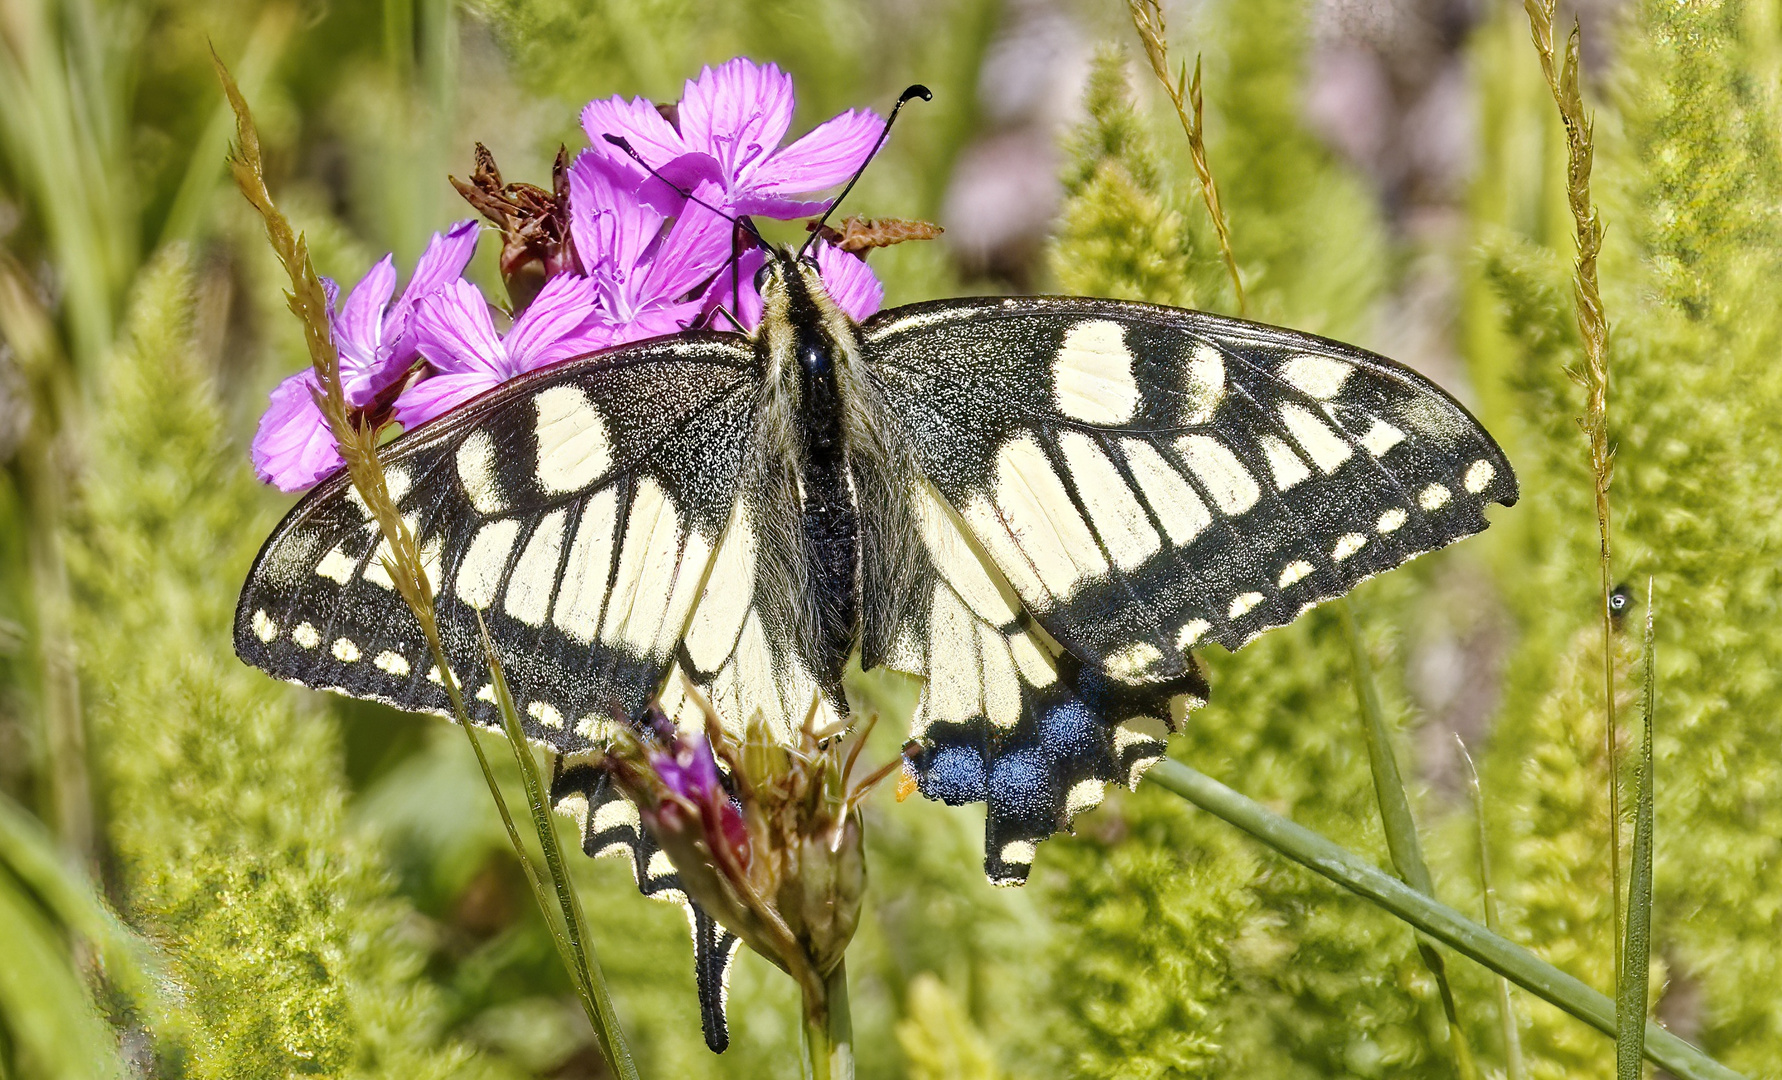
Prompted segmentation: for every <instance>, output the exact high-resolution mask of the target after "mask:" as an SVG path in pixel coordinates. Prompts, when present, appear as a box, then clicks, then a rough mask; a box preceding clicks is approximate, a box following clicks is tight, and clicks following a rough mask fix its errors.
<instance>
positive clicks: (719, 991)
mask: <svg viewBox="0 0 1782 1080" xmlns="http://www.w3.org/2000/svg"><path fill="white" fill-rule="evenodd" d="M551 805H552V807H554V808H555V809H557V810H558V811H559V812H562V813H566V814H568V815H569V816H570V817H572V818H574V819H575V821H576V824H577V826H578V827H579V828H580V829H581V834H582V851H583V853H585V854H586V855H587V856H588V857H589V858H596V857H599V856H602V855H615V856H619V857H621V858H624V859H626V860H628V861H629V864H630V866H631V874H632V877H633V878H634V879H635V880H636V881H637V888H638V891H639V892H641V893H643V894H644V895H645V896H648V897H650V898H651V899H654V900H663V901H667V902H669V903H677V904H680V905H681V906H682V907H683V908H684V909H686V912H687V922H688V925H689V927H690V929H691V930H692V932H693V976H694V981H695V983H696V985H697V987H698V992H699V1020H700V1026H701V1028H702V1029H703V1030H704V1033H705V1044H706V1046H708V1047H710V1048H711V1050H712V1052H713V1053H716V1054H721V1053H723V1052H724V1050H725V1048H726V1047H728V1046H729V1045H730V1029H729V1025H728V1023H727V1022H726V1020H725V1017H724V1009H725V1005H726V1004H727V1001H726V999H727V998H728V996H729V993H730V963H731V961H732V960H733V959H734V958H735V956H736V949H737V946H738V945H740V944H741V940H740V939H739V938H737V936H736V935H735V934H732V933H731V932H730V931H728V930H726V929H724V927H722V926H720V925H719V924H718V922H717V921H716V920H715V919H713V918H712V917H711V916H710V915H707V914H706V913H705V910H704V909H703V908H701V907H700V906H699V905H698V904H696V903H694V902H693V901H692V899H691V898H689V897H688V896H687V893H686V890H685V889H683V888H682V887H681V879H680V876H679V875H678V874H676V873H675V869H674V866H673V865H672V864H670V863H669V861H668V856H667V855H666V854H664V853H663V851H662V848H661V847H660V846H658V845H657V843H656V841H655V838H654V837H652V836H651V835H650V832H649V830H648V829H646V828H644V824H643V819H642V818H641V816H640V815H639V814H638V812H637V807H636V806H634V805H633V804H632V802H631V800H629V799H627V798H626V797H625V796H624V795H623V794H621V793H620V792H619V790H618V788H617V787H615V786H614V785H613V782H612V777H611V776H610V775H609V774H608V773H606V772H605V771H604V770H600V769H597V768H595V767H593V766H592V765H589V764H585V763H574V764H570V763H567V762H566V761H565V760H564V759H563V758H561V757H559V758H558V759H557V767H556V772H555V775H554V776H553V777H552V779H551Z"/></svg>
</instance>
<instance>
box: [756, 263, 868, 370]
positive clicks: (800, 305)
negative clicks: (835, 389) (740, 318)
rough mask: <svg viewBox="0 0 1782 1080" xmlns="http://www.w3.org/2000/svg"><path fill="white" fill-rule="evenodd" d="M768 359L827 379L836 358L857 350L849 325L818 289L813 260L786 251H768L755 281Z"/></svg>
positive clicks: (851, 323)
mask: <svg viewBox="0 0 1782 1080" xmlns="http://www.w3.org/2000/svg"><path fill="white" fill-rule="evenodd" d="M755 287H756V289H757V290H758V291H759V292H760V293H761V328H760V330H759V331H758V333H759V334H760V335H761V337H762V339H763V340H765V342H766V344H767V350H768V354H769V355H770V356H773V357H775V358H776V359H777V360H779V361H780V363H781V364H782V365H783V364H784V363H785V362H786V361H788V360H795V361H796V362H797V364H798V367H799V368H800V369H801V370H802V371H803V372H804V373H805V374H806V375H807V376H817V377H823V376H826V375H828V374H829V372H830V371H831V370H832V369H833V365H834V363H835V360H836V358H837V357H841V356H845V355H849V354H851V353H853V352H854V351H855V350H856V345H855V333H854V321H853V320H852V319H850V318H849V317H848V315H847V313H846V312H844V311H842V309H841V306H840V305H838V304H837V303H836V302H835V300H834V298H832V297H831V296H830V295H829V290H828V288H827V287H826V286H825V285H824V284H823V276H822V274H820V273H819V272H818V270H817V261H816V259H814V258H812V257H811V256H809V255H806V254H804V253H802V252H799V251H794V250H792V249H790V248H782V247H771V248H769V249H768V258H767V262H766V263H764V264H763V265H762V267H761V270H760V272H759V273H757V274H756V277H755Z"/></svg>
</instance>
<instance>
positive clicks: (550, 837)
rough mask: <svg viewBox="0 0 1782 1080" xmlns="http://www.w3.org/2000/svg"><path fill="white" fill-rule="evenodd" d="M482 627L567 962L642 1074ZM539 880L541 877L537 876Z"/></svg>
mask: <svg viewBox="0 0 1782 1080" xmlns="http://www.w3.org/2000/svg"><path fill="white" fill-rule="evenodd" d="M477 628H478V629H479V630H480V631H481V632H482V636H483V651H484V653H485V654H486V655H487V656H488V658H489V674H490V677H491V681H492V683H493V685H494V687H495V705H496V709H497V710H498V711H499V712H500V713H501V727H502V730H503V731H505V732H506V733H507V741H508V744H509V745H510V746H511V747H512V748H513V752H514V760H515V762H517V763H518V765H519V767H520V778H521V780H522V782H523V783H524V784H525V786H526V803H527V805H528V806H530V807H531V809H532V825H533V828H534V829H536V830H537V832H538V843H539V847H540V848H541V849H542V850H543V851H544V857H545V868H546V870H547V871H549V873H550V877H551V883H552V885H553V886H554V887H555V890H556V894H557V903H558V906H559V907H560V908H561V909H562V913H563V922H562V926H563V931H564V933H565V934H566V935H567V938H568V940H567V946H568V951H567V954H566V955H565V956H564V964H565V965H566V966H568V967H569V968H570V969H571V973H572V974H573V975H574V976H575V979H576V984H577V986H576V989H577V993H578V995H579V996H580V997H581V998H582V1008H583V1009H584V1010H585V1011H586V1012H587V1013H588V1022H589V1023H590V1024H592V1025H593V1026H594V1035H595V1037H596V1038H597V1039H599V1040H600V1051H601V1053H602V1054H604V1055H605V1056H606V1060H607V1061H608V1063H610V1064H611V1065H612V1067H613V1071H614V1072H616V1073H618V1075H619V1076H620V1078H621V1080H637V1077H638V1073H637V1063H636V1062H635V1061H634V1060H633V1059H632V1056H631V1047H630V1045H629V1044H628V1043H627V1042H626V1041H625V1032H624V1029H623V1028H621V1027H620V1026H619V1016H618V1012H617V1010H615V1009H614V1008H613V999H612V994H611V992H610V991H609V990H608V989H607V985H606V976H605V974H604V973H602V971H601V969H600V959H599V958H598V957H597V956H595V955H594V943H593V942H592V941H591V940H589V937H588V922H587V918H586V916H585V915H583V913H582V902H581V898H580V897H579V896H577V895H576V891H575V882H574V881H572V880H571V879H570V877H569V870H568V867H566V866H565V865H564V862H563V849H562V846H561V845H559V844H558V843H557V830H556V825H555V823H553V822H552V820H551V805H550V800H549V797H548V796H547V794H546V792H545V786H544V778H543V777H541V776H540V775H539V772H538V761H537V760H536V759H535V758H533V756H532V749H531V745H530V744H529V743H528V742H527V741H526V732H525V731H524V730H523V729H522V728H521V727H520V717H519V715H518V713H517V712H515V710H514V701H513V697H512V695H511V694H509V693H508V689H507V676H506V674H505V673H504V672H503V671H502V670H501V660H500V657H499V656H497V655H496V652H495V643H494V642H493V641H491V640H490V638H489V628H488V627H487V626H485V625H483V621H482V617H481V616H480V615H479V616H478V617H477ZM517 842H518V841H517V840H516V843H517ZM534 880H535V882H536V880H537V879H536V876H535V879H534ZM537 888H538V890H539V895H538V902H539V906H540V907H541V908H545V909H546V916H547V918H548V917H549V914H550V913H549V910H548V907H547V901H546V899H545V897H544V893H543V886H542V883H537ZM553 922H554V920H553ZM553 928H554V927H553Z"/></svg>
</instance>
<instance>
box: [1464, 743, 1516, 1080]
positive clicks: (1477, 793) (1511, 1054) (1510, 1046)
mask: <svg viewBox="0 0 1782 1080" xmlns="http://www.w3.org/2000/svg"><path fill="white" fill-rule="evenodd" d="M1454 743H1455V745H1456V746H1458V747H1459V748H1460V757H1461V760H1463V761H1465V762H1466V776H1467V786H1468V788H1469V789H1470V790H1471V792H1472V797H1473V820H1474V821H1475V822H1476V823H1477V824H1478V829H1479V891H1480V892H1482V893H1484V895H1485V929H1487V930H1490V931H1491V932H1492V933H1494V934H1501V933H1502V931H1501V930H1499V929H1498V927H1499V926H1500V925H1501V923H1500V921H1499V920H1498V916H1497V885H1496V884H1495V883H1494V882H1493V880H1492V876H1491V843H1490V838H1489V837H1488V836H1487V835H1486V834H1485V790H1484V788H1482V787H1481V786H1480V785H1479V770H1478V769H1476V768H1474V767H1473V755H1472V753H1471V752H1470V751H1468V750H1467V748H1466V741H1465V740H1463V739H1462V738H1461V737H1460V735H1459V734H1458V733H1457V734H1456V735H1455V736H1454ZM1497 1006H1498V1011H1499V1014H1500V1018H1501V1020H1502V1022H1503V1029H1504V1080H1523V1078H1524V1077H1526V1076H1527V1075H1528V1066H1527V1064H1526V1063H1525V1062H1524V1061H1523V1060H1522V1031H1521V1028H1520V1027H1518V1026H1517V1023H1516V1001H1515V998H1514V997H1513V996H1512V995H1511V993H1510V980H1508V979H1506V978H1504V977H1503V976H1502V975H1499V976H1498V977H1497Z"/></svg>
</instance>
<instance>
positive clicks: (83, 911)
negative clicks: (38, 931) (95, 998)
mask: <svg viewBox="0 0 1782 1080" xmlns="http://www.w3.org/2000/svg"><path fill="white" fill-rule="evenodd" d="M0 872H8V873H10V874H11V876H12V877H13V878H14V879H16V880H17V882H18V883H19V885H21V886H22V887H23V888H25V889H26V890H28V891H29V892H30V893H31V894H32V895H33V896H34V897H35V898H36V902H37V903H38V904H40V905H42V906H43V907H44V908H45V909H47V910H48V911H50V912H51V913H53V914H54V916H55V918H56V920H57V921H58V922H60V923H61V924H62V925H63V926H65V927H67V928H68V929H69V930H71V931H73V932H74V933H75V934H77V935H79V936H80V937H81V938H82V939H84V940H85V941H86V942H87V944H88V945H89V946H90V947H91V948H92V949H93V951H94V952H95V953H96V954H97V955H98V957H99V959H100V960H101V962H102V963H103V964H104V968H105V977H106V980H107V981H108V982H109V983H110V984H111V985H112V986H114V987H116V988H117V989H118V990H119V991H121V992H123V993H124V994H125V995H126V996H128V997H129V998H130V999H131V1001H132V1003H133V1004H135V1005H136V1006H137V1007H138V1008H142V1009H145V1010H146V1011H152V1010H153V1008H154V1007H156V1006H158V1004H159V999H160V990H159V986H160V983H161V980H162V978H163V976H162V973H161V971H160V966H159V964H158V962H157V958H156V956H155V954H154V952H153V950H152V948H151V946H150V945H149V944H148V942H146V941H144V940H143V939H141V938H139V937H137V936H136V935H135V934H134V933H132V932H131V931H130V929H129V928H128V927H126V926H125V925H124V924H123V923H122V922H121V921H120V920H119V919H118V917H117V916H115V915H113V914H112V913H111V911H110V909H108V908H107V907H106V906H105V904H104V902H103V901H101V900H100V899H99V898H98V896H97V895H95V894H94V892H93V891H92V889H91V887H90V886H89V885H88V884H87V883H86V882H84V881H82V880H81V879H80V877H79V876H78V875H76V874H73V873H71V872H70V871H69V870H68V868H67V866H66V864H65V863H64V862H63V859H62V856H61V854H60V853H59V852H58V851H57V849H56V844H55V841H54V840H52V839H51V838H50V836H49V834H48V833H47V832H46V831H45V830H44V828H43V826H42V825H41V824H39V823H38V822H37V820H36V819H35V818H33V817H31V816H30V815H29V814H27V813H25V811H24V810H23V809H22V808H21V807H20V806H19V805H18V804H17V803H15V802H13V801H12V800H11V799H8V798H6V797H5V796H4V795H0ZM0 940H5V938H4V936H3V935H0Z"/></svg>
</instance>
